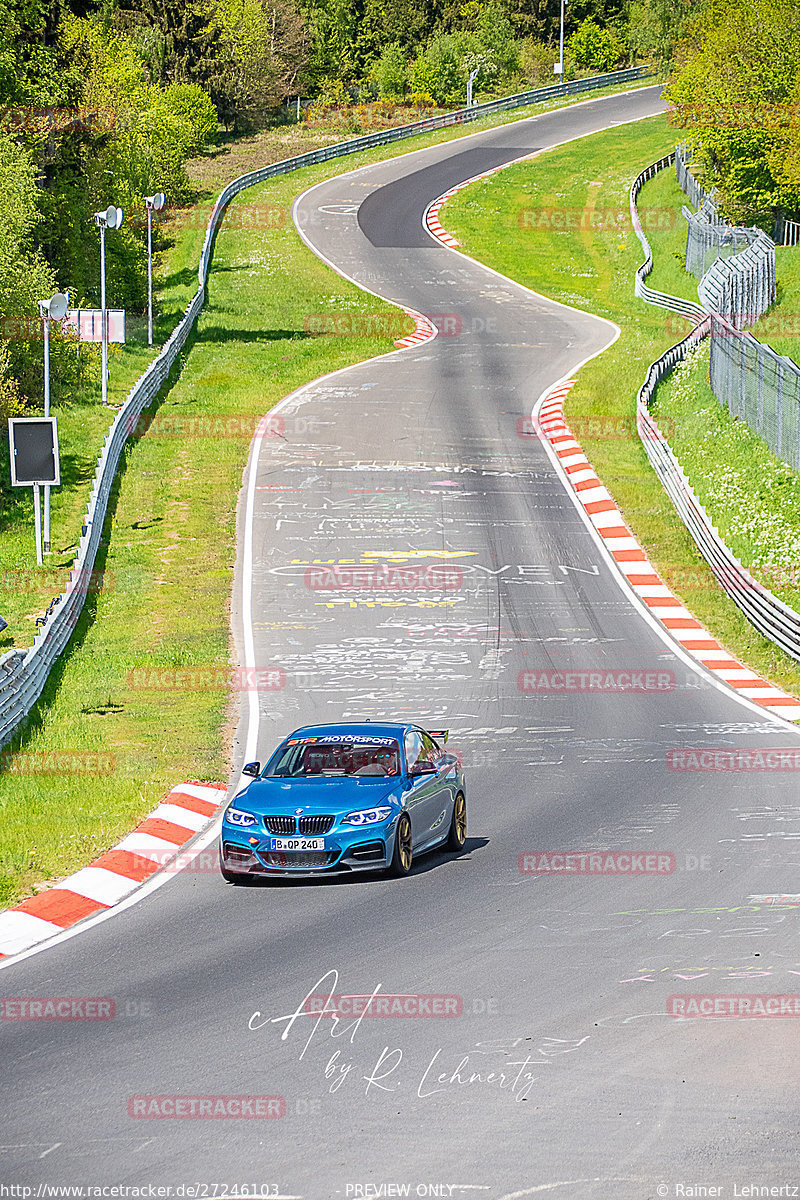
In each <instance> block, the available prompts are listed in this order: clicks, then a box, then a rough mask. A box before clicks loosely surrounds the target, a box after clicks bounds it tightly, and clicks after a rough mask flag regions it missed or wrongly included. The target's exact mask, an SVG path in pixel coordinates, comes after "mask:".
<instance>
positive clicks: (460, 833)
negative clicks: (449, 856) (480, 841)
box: [447, 792, 467, 854]
mask: <svg viewBox="0 0 800 1200" xmlns="http://www.w3.org/2000/svg"><path fill="white" fill-rule="evenodd" d="M466 840H467V800H466V797H465V795H464V793H463V792H457V793H456V798H455V800H454V801H453V815H452V817H451V819H450V832H449V833H448V835H447V849H448V850H452V851H453V853H454V854H457V853H458V852H459V851H460V850H463V849H464V843H465V842H466Z"/></svg>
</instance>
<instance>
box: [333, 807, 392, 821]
mask: <svg viewBox="0 0 800 1200" xmlns="http://www.w3.org/2000/svg"><path fill="white" fill-rule="evenodd" d="M391 815H392V810H391V808H387V807H386V806H385V805H384V806H383V807H381V808H362V809H361V810H360V811H359V812H351V813H348V814H347V816H346V817H342V824H343V825H377V823H378V821H385V820H386V818H387V817H390V816H391Z"/></svg>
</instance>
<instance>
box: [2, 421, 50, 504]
mask: <svg viewBox="0 0 800 1200" xmlns="http://www.w3.org/2000/svg"><path fill="white" fill-rule="evenodd" d="M8 445H9V449H10V452H11V484H12V486H13V487H35V486H39V485H42V486H44V485H47V484H49V485H50V487H58V485H59V484H60V483H61V464H60V460H59V457H58V425H57V423H56V418H55V417H9V420H8Z"/></svg>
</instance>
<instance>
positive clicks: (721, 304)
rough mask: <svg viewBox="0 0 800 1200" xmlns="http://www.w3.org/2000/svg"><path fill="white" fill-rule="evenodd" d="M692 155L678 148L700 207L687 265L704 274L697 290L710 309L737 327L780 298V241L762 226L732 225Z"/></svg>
mask: <svg viewBox="0 0 800 1200" xmlns="http://www.w3.org/2000/svg"><path fill="white" fill-rule="evenodd" d="M690 162H691V154H690V151H689V150H688V149H687V147H686V146H685V145H681V146H676V147H675V173H676V175H677V177H678V183H679V184H680V186H681V188H682V189H683V190H684V192H685V193H686V195H687V196H688V198H689V199H690V200H691V201H692V203H694V204H695V206H696V207H697V212H694V213H693V212H692V211H691V210H690V209H688V208H685V207H684V209H683V215H684V217H685V218H686V223H687V231H686V256H685V260H684V262H685V266H686V270H687V271H689V272H690V273H691V274H692V275H694V277H695V279H698V280H699V281H700V282H699V285H698V288H697V293H698V295H699V297H700V300H701V301H702V303H703V306H704V307H705V308H706V309H707V310H708V311H709V312H718V313H722V315H723V316H725V317H727V319H728V320H729V321H731V322H732V323H733V324H734V325H735V326H736V328H737V329H744V328H745V327H746V326H747V325H752V324H753V322H754V321H757V320H758V318H759V317H762V316H763V315H764V313H765V312H766V311H767V309H768V308H769V306H770V304H772V303H773V301H774V299H775V243H774V242H773V241H772V239H771V238H769V237H767V235H766V234H765V233H764V231H763V230H761V229H758V228H756V227H750V228H747V227H744V226H738V225H726V224H725V222H724V221H723V220H722V218H721V217H720V215H719V213H718V211H717V206H716V204H715V203H714V198H713V193H709V192H706V190H705V189H704V188H703V187H702V185H701V184H699V183H698V182H697V180H696V179H695V177H694V176H693V175H692V173H691V171H690V170H689V163H690Z"/></svg>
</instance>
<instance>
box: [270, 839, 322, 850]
mask: <svg viewBox="0 0 800 1200" xmlns="http://www.w3.org/2000/svg"><path fill="white" fill-rule="evenodd" d="M269 848H270V850H324V849H325V838H321V837H317V838H314V837H274V838H270V839H269Z"/></svg>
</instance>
